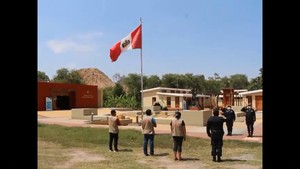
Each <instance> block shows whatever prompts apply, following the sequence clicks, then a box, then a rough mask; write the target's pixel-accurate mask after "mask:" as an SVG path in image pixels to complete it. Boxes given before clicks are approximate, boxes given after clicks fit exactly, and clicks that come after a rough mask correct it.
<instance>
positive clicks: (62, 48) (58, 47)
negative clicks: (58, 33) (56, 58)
mask: <svg viewBox="0 0 300 169" xmlns="http://www.w3.org/2000/svg"><path fill="white" fill-rule="evenodd" d="M47 46H48V47H49V48H50V49H51V50H52V51H53V52H54V53H56V54H59V53H63V52H91V51H93V50H94V45H91V44H80V43H78V42H75V41H71V40H49V41H48V42H47Z"/></svg>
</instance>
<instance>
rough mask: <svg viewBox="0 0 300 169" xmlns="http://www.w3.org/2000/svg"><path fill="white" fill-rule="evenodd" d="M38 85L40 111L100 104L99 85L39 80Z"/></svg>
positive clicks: (97, 105) (92, 106) (93, 106)
mask: <svg viewBox="0 0 300 169" xmlns="http://www.w3.org/2000/svg"><path fill="white" fill-rule="evenodd" d="M37 87H38V89H37V92H38V93H37V99H38V111H45V110H47V109H51V110H70V109H72V108H97V107H99V105H100V104H99V103H98V97H99V95H100V96H101V92H100V91H99V90H98V87H97V86H93V85H83V84H69V83H53V82H38V86H37ZM99 92H100V94H99ZM46 100H47V101H46ZM49 100H50V101H49ZM46 104H47V106H46Z"/></svg>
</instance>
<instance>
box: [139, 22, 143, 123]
mask: <svg viewBox="0 0 300 169" xmlns="http://www.w3.org/2000/svg"><path fill="white" fill-rule="evenodd" d="M140 25H142V17H140ZM142 31H143V29H142V27H141V32H142ZM142 37H143V34H142ZM142 37H141V38H142ZM142 40H143V39H141V41H142ZM141 44H142V45H143V43H141ZM140 56H141V91H142V93H141V111H142V117H141V119H142V120H143V116H144V111H143V107H144V103H143V98H144V88H143V86H144V85H143V57H142V56H143V47H142V46H141V50H140Z"/></svg>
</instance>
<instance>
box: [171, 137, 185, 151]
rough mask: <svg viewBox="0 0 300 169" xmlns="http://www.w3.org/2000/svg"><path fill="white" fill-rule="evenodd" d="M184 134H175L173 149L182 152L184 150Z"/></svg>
mask: <svg viewBox="0 0 300 169" xmlns="http://www.w3.org/2000/svg"><path fill="white" fill-rule="evenodd" d="M182 141H183V137H182V136H173V151H176V152H180V153H181V151H182Z"/></svg>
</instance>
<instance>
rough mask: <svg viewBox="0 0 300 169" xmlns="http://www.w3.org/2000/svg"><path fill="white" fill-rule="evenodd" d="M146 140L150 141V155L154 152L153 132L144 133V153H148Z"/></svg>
mask: <svg viewBox="0 0 300 169" xmlns="http://www.w3.org/2000/svg"><path fill="white" fill-rule="evenodd" d="M148 141H149V143H150V155H153V154H154V134H144V154H145V155H146V154H148V149H147V147H148Z"/></svg>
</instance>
